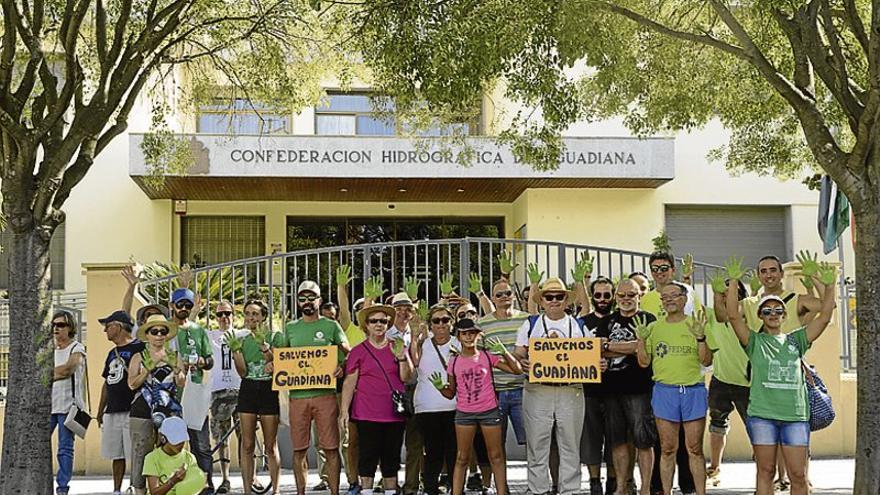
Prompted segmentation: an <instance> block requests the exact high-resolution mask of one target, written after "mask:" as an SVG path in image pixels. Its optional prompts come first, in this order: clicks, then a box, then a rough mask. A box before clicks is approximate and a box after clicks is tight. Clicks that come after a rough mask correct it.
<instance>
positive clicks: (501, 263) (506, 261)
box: [498, 249, 519, 275]
mask: <svg viewBox="0 0 880 495" xmlns="http://www.w3.org/2000/svg"><path fill="white" fill-rule="evenodd" d="M517 266H519V263H514V262H513V258H511V257H510V253H509V252H507V250H506V249H502V250H501V253H499V254H498V268H499V269H501V273H502V274H504V275H510V274H511V273H513V270H514V269H515V268H516V267H517Z"/></svg>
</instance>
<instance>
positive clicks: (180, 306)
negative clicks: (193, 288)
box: [174, 302, 193, 309]
mask: <svg viewBox="0 0 880 495" xmlns="http://www.w3.org/2000/svg"><path fill="white" fill-rule="evenodd" d="M174 307H175V308H177V309H192V308H193V303H191V302H182V303H177V304H175V305H174Z"/></svg>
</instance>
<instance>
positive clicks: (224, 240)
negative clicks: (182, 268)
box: [180, 216, 266, 267]
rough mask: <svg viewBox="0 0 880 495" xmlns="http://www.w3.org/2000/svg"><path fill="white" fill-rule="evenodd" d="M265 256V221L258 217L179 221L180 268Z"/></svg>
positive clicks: (219, 217)
mask: <svg viewBox="0 0 880 495" xmlns="http://www.w3.org/2000/svg"><path fill="white" fill-rule="evenodd" d="M265 252H266V219H265V218H264V217H259V216H185V217H182V218H181V219H180V260H181V264H184V263H189V264H190V266H193V267H198V266H206V265H214V264H217V263H223V262H226V261H234V260H238V259H243V258H252V257H254V256H262V255H264V254H265Z"/></svg>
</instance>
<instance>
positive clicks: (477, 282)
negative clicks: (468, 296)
mask: <svg viewBox="0 0 880 495" xmlns="http://www.w3.org/2000/svg"><path fill="white" fill-rule="evenodd" d="M482 290H483V279H482V278H481V277H480V276H479V275H477V274H476V273H473V272H471V276H470V278H469V279H468V291H470V292H471V293H473V294H479V293H480V292H481V291H482Z"/></svg>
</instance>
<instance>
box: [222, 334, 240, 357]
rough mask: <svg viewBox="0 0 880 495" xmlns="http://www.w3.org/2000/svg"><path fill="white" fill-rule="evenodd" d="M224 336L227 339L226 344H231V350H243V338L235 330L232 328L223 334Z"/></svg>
mask: <svg viewBox="0 0 880 495" xmlns="http://www.w3.org/2000/svg"><path fill="white" fill-rule="evenodd" d="M223 338H225V339H226V345H228V346H229V350H230V351H231V352H238V351H240V350H241V339H240V338H238V337H237V336H236V335H235V330H233V329H231V328H230V329H229V330H227V331H226V333H224V334H223Z"/></svg>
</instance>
